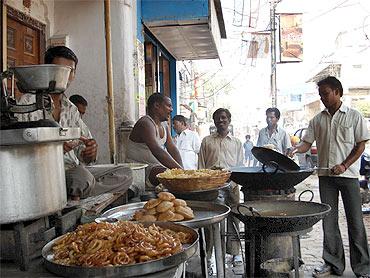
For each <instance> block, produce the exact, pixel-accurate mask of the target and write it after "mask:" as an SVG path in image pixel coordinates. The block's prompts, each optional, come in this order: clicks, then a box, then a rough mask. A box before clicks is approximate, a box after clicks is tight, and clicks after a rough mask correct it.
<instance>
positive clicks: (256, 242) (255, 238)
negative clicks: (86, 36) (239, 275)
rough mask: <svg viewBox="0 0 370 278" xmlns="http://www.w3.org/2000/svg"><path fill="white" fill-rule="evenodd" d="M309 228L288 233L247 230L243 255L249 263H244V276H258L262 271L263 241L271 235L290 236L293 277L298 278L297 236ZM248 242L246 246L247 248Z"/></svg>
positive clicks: (298, 243) (298, 246) (299, 250)
mask: <svg viewBox="0 0 370 278" xmlns="http://www.w3.org/2000/svg"><path fill="white" fill-rule="evenodd" d="M310 230H311V229H307V230H302V231H297V232H288V233H270V234H267V233H263V231H252V230H251V231H249V233H247V234H244V235H243V237H244V238H245V244H246V247H245V256H246V258H249V264H248V263H246V264H245V277H260V276H263V275H264V273H263V272H262V269H261V263H263V262H264V261H265V260H266V259H265V246H264V245H265V243H266V242H267V240H268V237H271V236H291V238H292V244H293V262H294V275H295V276H294V277H295V278H299V259H300V257H301V249H300V241H299V236H300V235H304V234H306V233H307V232H309V231H310ZM247 244H248V248H247Z"/></svg>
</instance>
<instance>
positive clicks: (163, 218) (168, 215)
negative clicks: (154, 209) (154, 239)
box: [158, 210, 175, 221]
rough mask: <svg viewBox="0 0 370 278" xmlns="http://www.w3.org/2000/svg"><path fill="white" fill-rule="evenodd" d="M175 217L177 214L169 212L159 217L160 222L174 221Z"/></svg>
mask: <svg viewBox="0 0 370 278" xmlns="http://www.w3.org/2000/svg"><path fill="white" fill-rule="evenodd" d="M174 217H175V214H174V213H173V212H172V211H170V210H167V211H165V212H162V213H160V214H159V215H158V221H172V218H174Z"/></svg>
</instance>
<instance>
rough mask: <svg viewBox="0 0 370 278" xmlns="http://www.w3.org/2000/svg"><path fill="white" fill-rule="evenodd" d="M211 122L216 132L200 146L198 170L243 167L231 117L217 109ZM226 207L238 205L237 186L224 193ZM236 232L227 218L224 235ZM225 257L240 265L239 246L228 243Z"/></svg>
mask: <svg viewBox="0 0 370 278" xmlns="http://www.w3.org/2000/svg"><path fill="white" fill-rule="evenodd" d="M213 121H214V124H215V126H216V129H217V131H216V132H214V133H212V134H211V135H208V136H206V137H205V138H204V139H203V141H202V144H201V147H200V152H199V160H198V161H199V163H198V168H199V169H215V168H230V167H235V166H243V146H242V143H241V142H240V140H239V139H237V138H236V137H234V136H232V135H231V134H230V132H229V125H230V122H231V113H230V111H229V110H227V109H225V108H219V109H217V110H216V111H215V112H214V113H213ZM223 193H224V200H225V204H226V205H228V206H234V205H237V204H239V199H240V191H239V186H238V185H237V184H236V183H233V182H232V183H231V185H230V187H229V188H227V189H226V190H225V191H224V192H223ZM233 224H234V225H235V228H236V229H239V221H238V219H236V218H235V217H234V216H231V215H230V216H229V217H228V218H227V232H228V233H233V234H235V228H234V226H233ZM205 232H206V247H207V258H208V259H210V258H211V255H212V248H213V238H212V233H210V231H209V229H205ZM226 253H227V254H230V255H233V263H234V265H236V264H240V263H242V260H241V257H240V255H239V254H240V249H239V243H238V242H237V241H232V240H230V239H229V237H228V240H227V242H226Z"/></svg>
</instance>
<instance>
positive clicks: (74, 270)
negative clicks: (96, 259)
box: [42, 222, 199, 277]
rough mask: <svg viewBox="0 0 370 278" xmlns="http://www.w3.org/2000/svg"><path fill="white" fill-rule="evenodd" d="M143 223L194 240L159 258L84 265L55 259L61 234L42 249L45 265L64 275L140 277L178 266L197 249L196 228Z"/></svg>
mask: <svg viewBox="0 0 370 278" xmlns="http://www.w3.org/2000/svg"><path fill="white" fill-rule="evenodd" d="M142 224H143V225H144V226H145V227H148V226H150V225H152V224H155V225H157V226H159V227H161V228H164V229H171V230H173V231H175V232H185V233H188V234H190V235H191V238H192V242H191V243H190V244H183V250H182V251H180V252H179V253H176V254H174V255H172V256H169V257H165V258H161V259H157V260H152V261H147V262H143V263H136V264H130V265H120V266H105V267H82V266H72V265H62V264H58V263H55V262H54V261H53V256H54V254H53V250H52V247H53V246H54V244H55V242H57V241H58V240H59V239H60V238H62V237H63V236H60V237H58V238H56V239H53V240H52V241H50V242H49V243H47V244H46V245H45V246H44V248H43V249H42V256H43V258H44V265H45V267H46V269H47V270H48V271H50V272H52V273H54V274H56V275H60V276H63V277H134V276H135V277H140V276H143V275H147V274H150V273H156V272H160V271H163V270H166V269H170V268H173V267H175V266H178V265H180V264H181V263H183V262H185V261H187V260H188V259H189V258H190V257H192V256H193V255H194V254H195V252H196V251H197V246H198V244H197V243H198V238H199V236H198V233H197V232H196V231H195V230H193V229H191V228H189V227H186V226H183V225H179V224H176V223H172V222H155V223H153V222H142Z"/></svg>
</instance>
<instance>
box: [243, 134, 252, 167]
mask: <svg viewBox="0 0 370 278" xmlns="http://www.w3.org/2000/svg"><path fill="white" fill-rule="evenodd" d="M243 148H244V159H245V163H246V165H247V166H248V167H249V166H251V163H252V162H253V154H252V148H253V142H252V141H251V136H250V135H249V134H247V135H245V142H244V144H243Z"/></svg>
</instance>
